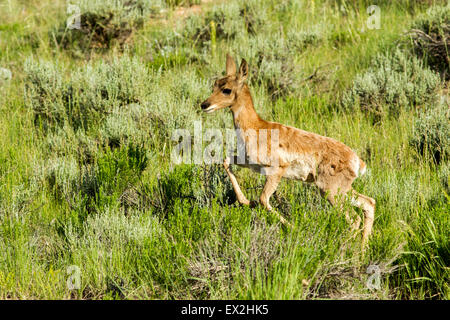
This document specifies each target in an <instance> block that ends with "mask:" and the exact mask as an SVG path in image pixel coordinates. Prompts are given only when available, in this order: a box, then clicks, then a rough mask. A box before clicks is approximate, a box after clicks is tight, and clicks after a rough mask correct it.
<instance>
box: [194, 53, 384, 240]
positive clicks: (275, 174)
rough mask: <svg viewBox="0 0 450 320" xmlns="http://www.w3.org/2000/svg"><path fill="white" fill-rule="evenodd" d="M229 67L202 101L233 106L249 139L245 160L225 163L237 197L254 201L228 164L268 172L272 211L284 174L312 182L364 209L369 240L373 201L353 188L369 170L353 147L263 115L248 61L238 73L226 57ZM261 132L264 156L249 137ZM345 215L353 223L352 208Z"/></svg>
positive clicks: (263, 199)
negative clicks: (273, 137) (251, 85)
mask: <svg viewBox="0 0 450 320" xmlns="http://www.w3.org/2000/svg"><path fill="white" fill-rule="evenodd" d="M226 70H227V76H226V77H224V78H222V79H220V80H217V81H216V83H215V84H214V90H213V93H212V95H211V96H210V97H209V98H208V99H207V100H205V101H204V102H203V103H202V109H203V110H204V111H205V112H207V113H210V112H213V111H216V110H219V109H222V108H229V109H230V110H231V112H232V114H233V121H234V126H235V128H236V129H240V130H241V131H237V132H240V136H238V139H242V140H243V141H244V142H245V149H246V155H247V162H246V163H244V164H239V163H238V161H237V160H236V159H233V160H234V161H232V162H231V160H232V159H228V158H227V159H225V162H224V167H225V169H226V171H227V174H228V176H229V178H230V179H231V182H232V185H233V188H234V190H235V192H236V196H237V199H238V201H239V202H240V203H241V204H243V205H251V202H250V201H249V200H248V199H247V198H246V197H245V196H244V194H243V193H242V191H241V189H240V187H239V184H238V182H237V180H236V177H235V176H234V174H233V172H232V170H231V167H230V163H236V164H238V165H242V166H245V167H248V168H251V169H253V170H257V171H258V170H260V171H261V172H263V173H265V174H266V175H267V180H266V184H265V186H264V190H263V192H262V194H261V196H260V199H259V200H260V203H261V204H262V205H263V206H264V207H265V208H267V209H268V210H270V211H271V210H272V207H271V206H270V203H269V199H270V196H271V195H272V194H273V193H274V192H275V190H276V188H277V186H278V184H279V182H280V180H281V178H283V177H284V178H288V179H295V180H301V181H304V182H308V183H314V184H315V185H316V186H317V187H318V188H319V189H320V191H321V193H322V194H323V195H324V196H326V198H327V199H328V200H329V202H330V203H331V204H333V205H335V206H338V207H341V206H342V201H343V199H344V198H345V197H348V198H349V200H350V201H351V203H352V205H354V206H356V207H359V208H361V209H362V210H363V212H364V231H363V244H365V243H366V242H367V239H368V237H369V235H370V233H371V230H372V224H373V220H374V213H375V200H374V199H372V198H370V197H367V196H364V195H361V194H359V193H357V192H355V191H353V190H352V187H351V186H352V183H353V181H354V180H355V179H356V178H357V177H358V175H360V174H363V173H364V172H365V170H366V165H365V163H364V162H363V161H362V160H361V159H360V158H359V157H358V156H357V155H356V153H355V152H354V151H353V150H352V149H350V148H349V147H348V146H346V145H345V144H343V143H341V142H339V141H336V140H334V139H332V138H328V137H324V136H321V135H318V134H315V133H312V132H307V131H304V130H301V129H297V128H294V127H290V126H286V125H283V124H280V123H276V122H270V121H266V120H263V119H261V118H260V117H259V115H258V114H257V113H256V111H255V108H254V106H253V100H252V97H251V94H250V90H249V88H248V86H247V84H246V83H245V80H246V79H247V76H248V66H247V63H246V61H245V60H244V59H243V60H242V63H241V66H240V68H239V71H238V72H236V65H235V63H234V60H233V59H232V58H231V57H230V56H229V55H227V63H226ZM225 89H226V90H225ZM227 90H229V91H227ZM261 130H266V132H267V137H268V138H267V141H268V144H267V149H268V152H267V153H264V154H261V152H260V150H258V146H259V147H261V146H260V144H255V143H251V142H252V141H253V140H251V135H248V134H247V133H248V132H254V133H256V135H255V136H256V139H257V142H258V143H260V142H261V141H260V135H259V134H260V132H261ZM271 130H278V141H279V147H278V148H277V149H276V150H273V151H274V152H272V150H270V149H271V146H270V143H269V142H270V141H271V140H270V137H271V132H273V131H271ZM253 142H254V141H253ZM266 154H267V155H270V156H266ZM275 160H276V161H275ZM274 163H275V164H276V165H274ZM345 214H346V218H347V220H349V222H350V220H351V219H350V217H349V214H348V212H346V213H345ZM277 215H278V217H279V218H280V219H281V221H282V222H283V223H285V224H287V221H286V220H285V219H284V218H283V217H282V216H281V215H279V214H277ZM360 220H361V219H360V218H359V217H357V219H356V221H355V222H354V224H353V227H354V228H359V223H360Z"/></svg>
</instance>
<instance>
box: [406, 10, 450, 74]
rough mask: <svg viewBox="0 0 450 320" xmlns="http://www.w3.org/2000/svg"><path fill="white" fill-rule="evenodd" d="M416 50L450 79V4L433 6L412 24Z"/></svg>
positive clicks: (431, 65) (433, 67)
mask: <svg viewBox="0 0 450 320" xmlns="http://www.w3.org/2000/svg"><path fill="white" fill-rule="evenodd" d="M411 36H412V39H413V42H414V50H415V52H416V53H417V54H418V55H419V56H420V57H422V58H424V59H425V61H426V63H427V64H428V65H429V66H430V67H431V68H432V69H433V70H436V71H437V72H439V73H440V74H441V75H442V77H443V78H444V79H446V80H449V79H450V4H448V5H447V6H432V7H430V8H429V9H428V10H427V11H426V13H423V14H421V15H420V16H419V17H418V18H417V19H416V20H415V21H414V22H413V24H412V30H411Z"/></svg>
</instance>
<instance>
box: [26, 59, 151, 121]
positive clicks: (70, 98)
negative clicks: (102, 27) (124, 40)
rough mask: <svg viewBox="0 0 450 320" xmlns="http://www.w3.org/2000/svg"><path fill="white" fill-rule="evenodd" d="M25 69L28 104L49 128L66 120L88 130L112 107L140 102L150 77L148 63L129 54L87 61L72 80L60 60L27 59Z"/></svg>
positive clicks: (73, 75)
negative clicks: (66, 74) (67, 76)
mask: <svg viewBox="0 0 450 320" xmlns="http://www.w3.org/2000/svg"><path fill="white" fill-rule="evenodd" d="M24 70H25V73H26V78H25V83H26V84H25V95H26V99H27V100H28V102H29V103H28V105H29V106H30V107H31V108H32V109H33V111H34V113H35V115H36V117H37V120H38V122H40V123H41V124H43V125H44V127H45V128H46V129H48V128H55V127H56V126H63V125H64V124H65V123H66V122H67V123H68V124H69V125H71V126H72V127H73V128H74V130H77V129H78V128H80V127H82V128H84V129H85V130H88V129H89V127H91V126H95V125H96V124H97V123H98V122H99V121H101V120H102V119H103V118H104V117H105V116H106V115H108V114H109V113H111V112H112V110H113V109H115V108H118V107H120V106H123V105H127V104H130V103H135V102H140V101H141V100H142V99H143V97H144V95H145V94H146V92H147V90H148V86H149V78H150V77H151V75H150V73H148V72H147V69H146V67H145V65H143V64H142V63H141V62H140V61H139V60H138V59H135V58H134V59H133V58H129V57H127V56H123V57H121V58H115V59H114V60H113V61H112V62H109V63H108V62H104V61H101V62H99V63H92V64H88V65H86V67H84V68H82V69H79V70H76V71H75V72H73V73H72V76H71V78H70V79H67V78H66V77H64V75H63V70H64V69H63V68H62V67H61V66H60V65H58V63H57V62H56V63H55V62H50V61H35V60H33V59H28V60H27V61H26V63H25V66H24Z"/></svg>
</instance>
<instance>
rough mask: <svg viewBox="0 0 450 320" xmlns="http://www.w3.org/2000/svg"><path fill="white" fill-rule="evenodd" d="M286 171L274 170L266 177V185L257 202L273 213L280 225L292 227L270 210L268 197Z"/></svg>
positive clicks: (282, 169) (284, 169)
mask: <svg viewBox="0 0 450 320" xmlns="http://www.w3.org/2000/svg"><path fill="white" fill-rule="evenodd" d="M285 171H286V168H282V167H280V168H276V169H275V170H274V171H273V172H271V174H270V175H267V179H266V184H265V185H264V189H263V192H262V193H261V196H260V197H259V201H260V202H261V204H262V205H263V206H264V207H265V208H266V209H267V210H269V211H270V212H273V213H274V214H275V215H276V216H277V217H278V219H280V221H281V223H282V224H284V225H286V226H292V225H291V224H290V223H289V222H288V221H287V220H286V219H284V218H283V216H282V215H280V214H279V213H278V212H276V210H273V209H272V206H271V205H270V203H269V200H270V196H271V195H272V194H273V193H274V192H275V190H276V189H277V187H278V184H279V183H280V181H281V178H282V177H283V175H284V173H285Z"/></svg>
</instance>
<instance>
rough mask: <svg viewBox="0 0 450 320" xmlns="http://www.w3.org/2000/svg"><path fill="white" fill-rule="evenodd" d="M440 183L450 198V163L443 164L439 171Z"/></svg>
mask: <svg viewBox="0 0 450 320" xmlns="http://www.w3.org/2000/svg"><path fill="white" fill-rule="evenodd" d="M438 177H439V182H440V183H441V185H442V187H443V189H444V191H445V192H446V193H447V196H450V162H449V161H447V162H445V163H443V164H442V165H441V166H440V167H439V170H438Z"/></svg>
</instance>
